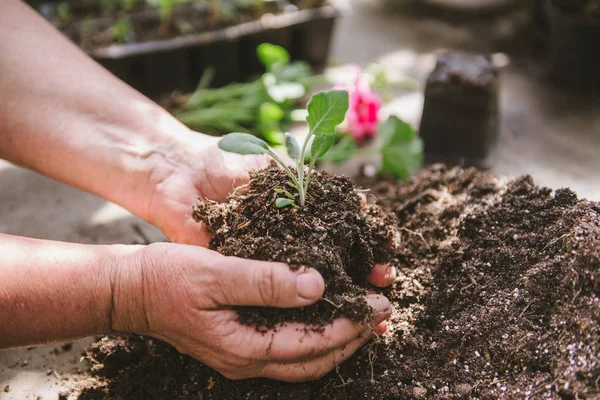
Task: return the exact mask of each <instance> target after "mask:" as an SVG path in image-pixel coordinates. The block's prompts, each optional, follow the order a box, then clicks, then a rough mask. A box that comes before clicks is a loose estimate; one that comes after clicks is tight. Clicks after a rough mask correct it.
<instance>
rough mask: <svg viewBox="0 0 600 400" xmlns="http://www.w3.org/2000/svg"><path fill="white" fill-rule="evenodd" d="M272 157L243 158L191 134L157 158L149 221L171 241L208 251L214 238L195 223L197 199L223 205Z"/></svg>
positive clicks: (151, 179) (211, 139) (152, 183)
mask: <svg viewBox="0 0 600 400" xmlns="http://www.w3.org/2000/svg"><path fill="white" fill-rule="evenodd" d="M269 161H270V159H269V158H268V157H267V156H241V155H238V154H232V153H227V152H225V151H222V150H221V149H219V147H218V138H213V137H210V136H206V135H202V134H199V133H194V132H191V131H190V132H189V134H188V135H181V141H179V142H178V143H175V144H174V146H173V147H172V148H169V149H168V151H167V152H165V154H163V156H162V157H158V158H157V161H156V163H155V164H156V165H155V167H154V168H153V171H152V174H151V176H150V182H149V186H150V187H151V188H152V193H153V194H152V200H151V203H150V206H149V210H148V212H147V216H146V218H145V219H146V220H147V221H149V222H150V223H152V224H154V225H155V226H157V227H158V228H159V229H160V230H161V231H162V232H163V233H164V234H165V235H166V236H167V237H168V238H169V240H171V241H172V242H175V243H184V244H194V245H199V246H203V247H206V246H207V245H208V242H209V240H210V235H209V233H208V232H207V231H206V229H204V227H203V225H202V224H198V223H197V222H195V221H194V220H193V219H192V215H191V214H192V205H193V204H194V203H196V202H197V201H198V198H204V199H207V200H213V201H218V202H221V201H224V200H225V199H226V198H227V196H228V195H229V194H231V193H232V192H233V191H234V190H235V188H237V187H239V186H241V185H244V184H246V183H247V182H248V180H249V178H250V176H249V172H250V171H252V170H259V169H262V168H264V167H266V166H268V164H269Z"/></svg>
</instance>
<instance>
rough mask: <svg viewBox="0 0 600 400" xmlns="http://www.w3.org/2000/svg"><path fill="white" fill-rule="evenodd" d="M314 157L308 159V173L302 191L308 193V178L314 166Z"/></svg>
mask: <svg viewBox="0 0 600 400" xmlns="http://www.w3.org/2000/svg"><path fill="white" fill-rule="evenodd" d="M315 161H316V160H315V159H314V158H311V159H310V164H309V165H308V175H306V181H305V182H304V193H308V185H309V184H310V178H311V176H312V170H313V168H314V167H315Z"/></svg>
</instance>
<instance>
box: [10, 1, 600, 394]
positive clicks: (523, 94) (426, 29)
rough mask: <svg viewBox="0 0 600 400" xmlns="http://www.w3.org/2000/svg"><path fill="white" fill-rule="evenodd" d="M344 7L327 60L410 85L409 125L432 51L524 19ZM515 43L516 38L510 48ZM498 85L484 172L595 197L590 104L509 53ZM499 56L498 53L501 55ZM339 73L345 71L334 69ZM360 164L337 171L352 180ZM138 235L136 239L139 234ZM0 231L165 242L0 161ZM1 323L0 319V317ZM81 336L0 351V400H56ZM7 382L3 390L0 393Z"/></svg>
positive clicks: (489, 44) (492, 35) (487, 36)
mask: <svg viewBox="0 0 600 400" xmlns="http://www.w3.org/2000/svg"><path fill="white" fill-rule="evenodd" d="M353 1H355V3H353V4H352V8H351V9H350V4H349V3H344V4H342V6H344V7H345V9H346V11H347V15H346V16H345V17H344V19H343V20H342V21H341V22H340V24H339V26H338V30H337V32H336V37H335V43H334V47H333V56H332V59H333V60H334V61H335V62H336V63H337V64H341V65H348V64H354V63H355V64H358V65H362V66H366V65H367V64H368V63H369V62H371V61H375V60H380V61H381V62H382V63H383V64H384V65H385V66H386V68H387V69H388V70H390V71H391V72H392V73H393V75H394V76H395V77H396V78H402V79H405V80H406V79H409V80H410V81H412V82H414V84H415V85H416V86H415V87H414V88H413V89H398V90H396V91H395V97H394V100H393V101H392V102H391V103H390V104H388V105H387V106H386V110H385V111H386V112H394V113H397V114H399V116H401V117H403V118H405V119H406V120H407V121H409V122H411V123H412V124H413V125H415V126H416V125H417V124H418V121H419V118H420V113H421V109H422V103H423V97H422V95H421V89H422V82H423V80H424V79H425V77H426V76H427V74H428V73H429V71H430V70H431V68H433V63H434V60H435V56H434V55H435V52H436V51H439V50H440V49H444V48H446V49H450V48H452V49H468V50H473V51H491V52H500V51H504V50H507V49H508V50H509V49H510V46H508V47H507V46H506V41H507V40H508V39H510V37H511V36H512V35H514V34H515V32H517V31H518V28H519V27H520V26H522V24H523V23H524V21H525V20H524V15H525V14H524V13H523V12H521V11H509V12H508V14H507V15H508V16H503V17H495V18H490V17H485V18H479V17H477V18H476V19H475V20H474V21H473V20H469V19H468V18H464V17H461V18H460V19H459V20H454V21H453V22H444V21H441V20H440V19H439V15H438V16H435V17H433V16H432V17H429V16H426V15H423V14H419V13H415V12H413V11H411V10H407V9H406V8H405V7H404V6H403V4H400V5H391V7H387V8H384V7H383V6H382V5H381V4H379V3H367V2H362V3H360V2H358V0H353ZM519 41H522V40H517V42H519ZM508 57H509V58H511V59H512V62H511V64H510V65H509V66H508V67H507V68H506V69H505V71H504V76H503V86H502V92H501V94H502V137H501V142H500V146H499V152H498V158H497V162H496V164H495V166H494V167H493V169H492V170H493V171H494V172H496V173H498V174H508V175H521V174H526V173H527V174H531V175H533V177H534V178H535V179H536V181H537V182H539V183H541V184H543V185H548V186H550V187H553V188H558V187H562V186H570V187H572V188H573V189H574V190H575V191H577V192H578V193H579V194H580V195H582V196H584V197H587V198H590V199H596V200H600V185H599V183H600V178H598V172H600V170H599V168H598V167H599V165H600V163H599V161H598V155H599V154H600V112H599V110H600V107H599V105H598V103H597V101H595V100H593V99H585V98H580V97H578V96H575V95H571V94H568V93H567V92H566V91H565V90H564V89H558V88H549V87H546V86H545V85H544V83H543V82H542V81H541V80H540V79H539V78H537V77H536V76H537V74H538V73H539V68H538V66H537V65H536V64H537V63H535V62H531V61H528V59H527V57H523V56H522V55H518V54H516V55H513V54H510V52H509V55H508ZM503 58H506V57H500V59H503ZM332 71H333V73H340V71H341V72H343V71H344V68H337V69H336V68H334V69H332ZM361 161H363V160H357V161H355V162H353V163H351V164H349V165H346V166H344V167H342V168H337V170H341V171H342V172H345V173H348V174H352V173H353V172H354V171H356V168H357V165H358V164H359V163H360V162H361ZM140 230H141V231H142V232H143V235H140V234H139V231H140ZM0 232H3V233H9V234H15V235H25V236H32V237H37V238H48V239H54V240H67V241H74V242H84V243H142V242H143V241H144V238H143V237H142V236H147V237H148V238H149V239H150V240H151V241H160V240H164V237H163V236H162V234H161V233H160V232H159V231H158V230H156V229H155V228H153V227H151V226H149V225H148V224H146V223H144V222H142V221H140V220H138V219H137V218H135V217H133V216H132V215H130V214H129V213H128V212H127V211H125V210H123V209H121V208H119V207H117V206H115V205H113V204H110V203H108V202H106V201H103V200H101V199H99V198H97V197H95V196H92V195H89V194H86V193H82V192H79V191H77V190H75V189H72V188H69V187H67V186H65V185H62V184H60V183H57V182H54V181H51V180H49V179H46V178H44V177H41V176H39V175H37V174H35V173H32V172H29V171H26V170H23V169H19V168H17V167H14V166H12V165H10V164H8V163H4V162H0ZM0 323H1V321H0ZM89 342H90V339H89V338H88V339H83V340H80V341H77V342H75V343H74V345H73V348H72V349H70V350H64V349H63V348H62V347H61V346H60V345H50V346H41V347H38V348H35V349H30V350H27V349H19V350H10V351H1V352H0V400H13V399H14V400H21V399H44V400H45V399H56V398H57V393H58V392H60V391H61V390H64V389H69V388H70V387H72V385H73V384H74V382H75V380H76V377H75V375H73V373H74V372H76V371H77V370H82V369H84V368H85V367H86V366H85V365H84V364H83V363H81V362H80V354H81V351H82V349H84V348H85V346H86V345H87V344H88V343H89ZM6 386H8V388H7V389H8V392H6V391H4V390H3V389H4V388H5V387H6Z"/></svg>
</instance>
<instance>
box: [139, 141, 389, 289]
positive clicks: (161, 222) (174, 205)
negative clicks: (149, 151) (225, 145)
mask: <svg viewBox="0 0 600 400" xmlns="http://www.w3.org/2000/svg"><path fill="white" fill-rule="evenodd" d="M218 141H219V138H214V137H210V136H206V135H203V134H200V133H195V132H192V131H189V132H187V135H181V140H180V141H179V142H177V143H175V144H174V145H173V146H172V148H169V149H168V152H166V153H165V154H164V156H163V157H159V158H158V162H157V163H156V167H155V168H154V171H153V173H152V175H151V178H150V186H151V187H152V188H153V190H152V193H153V195H152V201H151V205H150V208H149V211H148V213H147V217H146V219H147V220H148V221H149V222H151V223H152V224H154V225H155V226H157V227H158V228H159V229H161V230H162V232H163V233H164V234H165V235H166V236H167V237H168V238H169V240H171V241H172V242H175V243H183V244H194V245H199V246H203V247H207V246H208V242H209V241H210V234H209V232H207V230H206V229H205V228H204V226H203V224H199V223H197V222H196V221H194V220H193V219H192V216H191V212H192V205H193V204H194V203H195V202H196V201H197V200H198V198H199V197H201V198H205V199H209V200H214V201H218V202H221V201H225V199H226V198H227V196H228V195H229V194H231V193H232V192H233V191H234V190H235V189H236V188H237V187H239V186H241V185H244V184H246V183H247V182H248V180H249V178H250V176H249V172H250V171H252V170H259V169H261V168H265V167H266V166H268V165H269V162H270V161H271V158H270V157H268V156H250V155H247V156H241V155H238V154H233V153H227V152H225V151H222V150H221V149H219V147H218ZM282 159H284V160H288V158H287V157H286V156H285V155H282ZM291 163H292V162H291V160H290V164H291ZM363 200H365V199H363ZM363 204H364V201H363ZM395 278H396V270H395V268H394V267H392V266H388V265H376V266H375V268H373V271H372V272H371V274H370V275H369V277H368V279H369V281H370V282H371V283H372V284H373V285H375V286H378V287H386V286H389V285H391V284H392V283H393V282H394V279H395Z"/></svg>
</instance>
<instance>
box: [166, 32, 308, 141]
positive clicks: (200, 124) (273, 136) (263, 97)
mask: <svg viewBox="0 0 600 400" xmlns="http://www.w3.org/2000/svg"><path fill="white" fill-rule="evenodd" d="M257 56H258V57H259V59H260V60H261V61H262V62H263V63H264V64H265V69H266V70H267V72H265V73H264V74H263V75H262V76H261V77H260V78H258V79H256V80H254V81H251V82H248V83H233V84H230V85H227V86H224V87H222V88H218V89H209V88H208V87H209V86H210V81H211V79H212V77H213V76H214V70H213V69H209V70H207V71H205V74H204V75H203V77H202V79H201V83H200V84H199V85H198V89H197V90H196V91H195V92H194V93H192V94H191V95H190V96H189V98H188V101H187V102H186V103H185V104H184V105H183V106H181V107H180V108H179V109H178V110H176V111H175V112H174V114H175V116H176V117H177V118H178V119H179V120H180V121H181V122H183V123H184V124H186V125H187V126H189V127H190V128H193V129H196V130H199V131H201V132H204V133H208V134H214V135H216V134H222V133H224V132H234V131H237V132H246V133H252V134H255V135H257V136H259V137H262V138H263V139H265V140H266V141H267V142H268V143H269V144H272V145H282V144H283V143H284V140H285V139H284V136H283V133H282V131H284V130H285V129H286V128H287V127H288V126H289V125H290V124H291V123H292V122H293V118H292V113H293V112H294V109H295V108H296V104H297V103H298V101H299V100H300V99H301V98H303V97H304V96H305V95H306V93H308V91H309V89H310V85H311V78H312V72H311V70H310V67H309V66H308V64H306V63H304V62H292V63H290V62H289V60H290V56H289V54H288V52H287V51H286V50H285V49H284V48H282V47H280V46H275V45H272V44H261V45H260V46H258V48H257Z"/></svg>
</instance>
